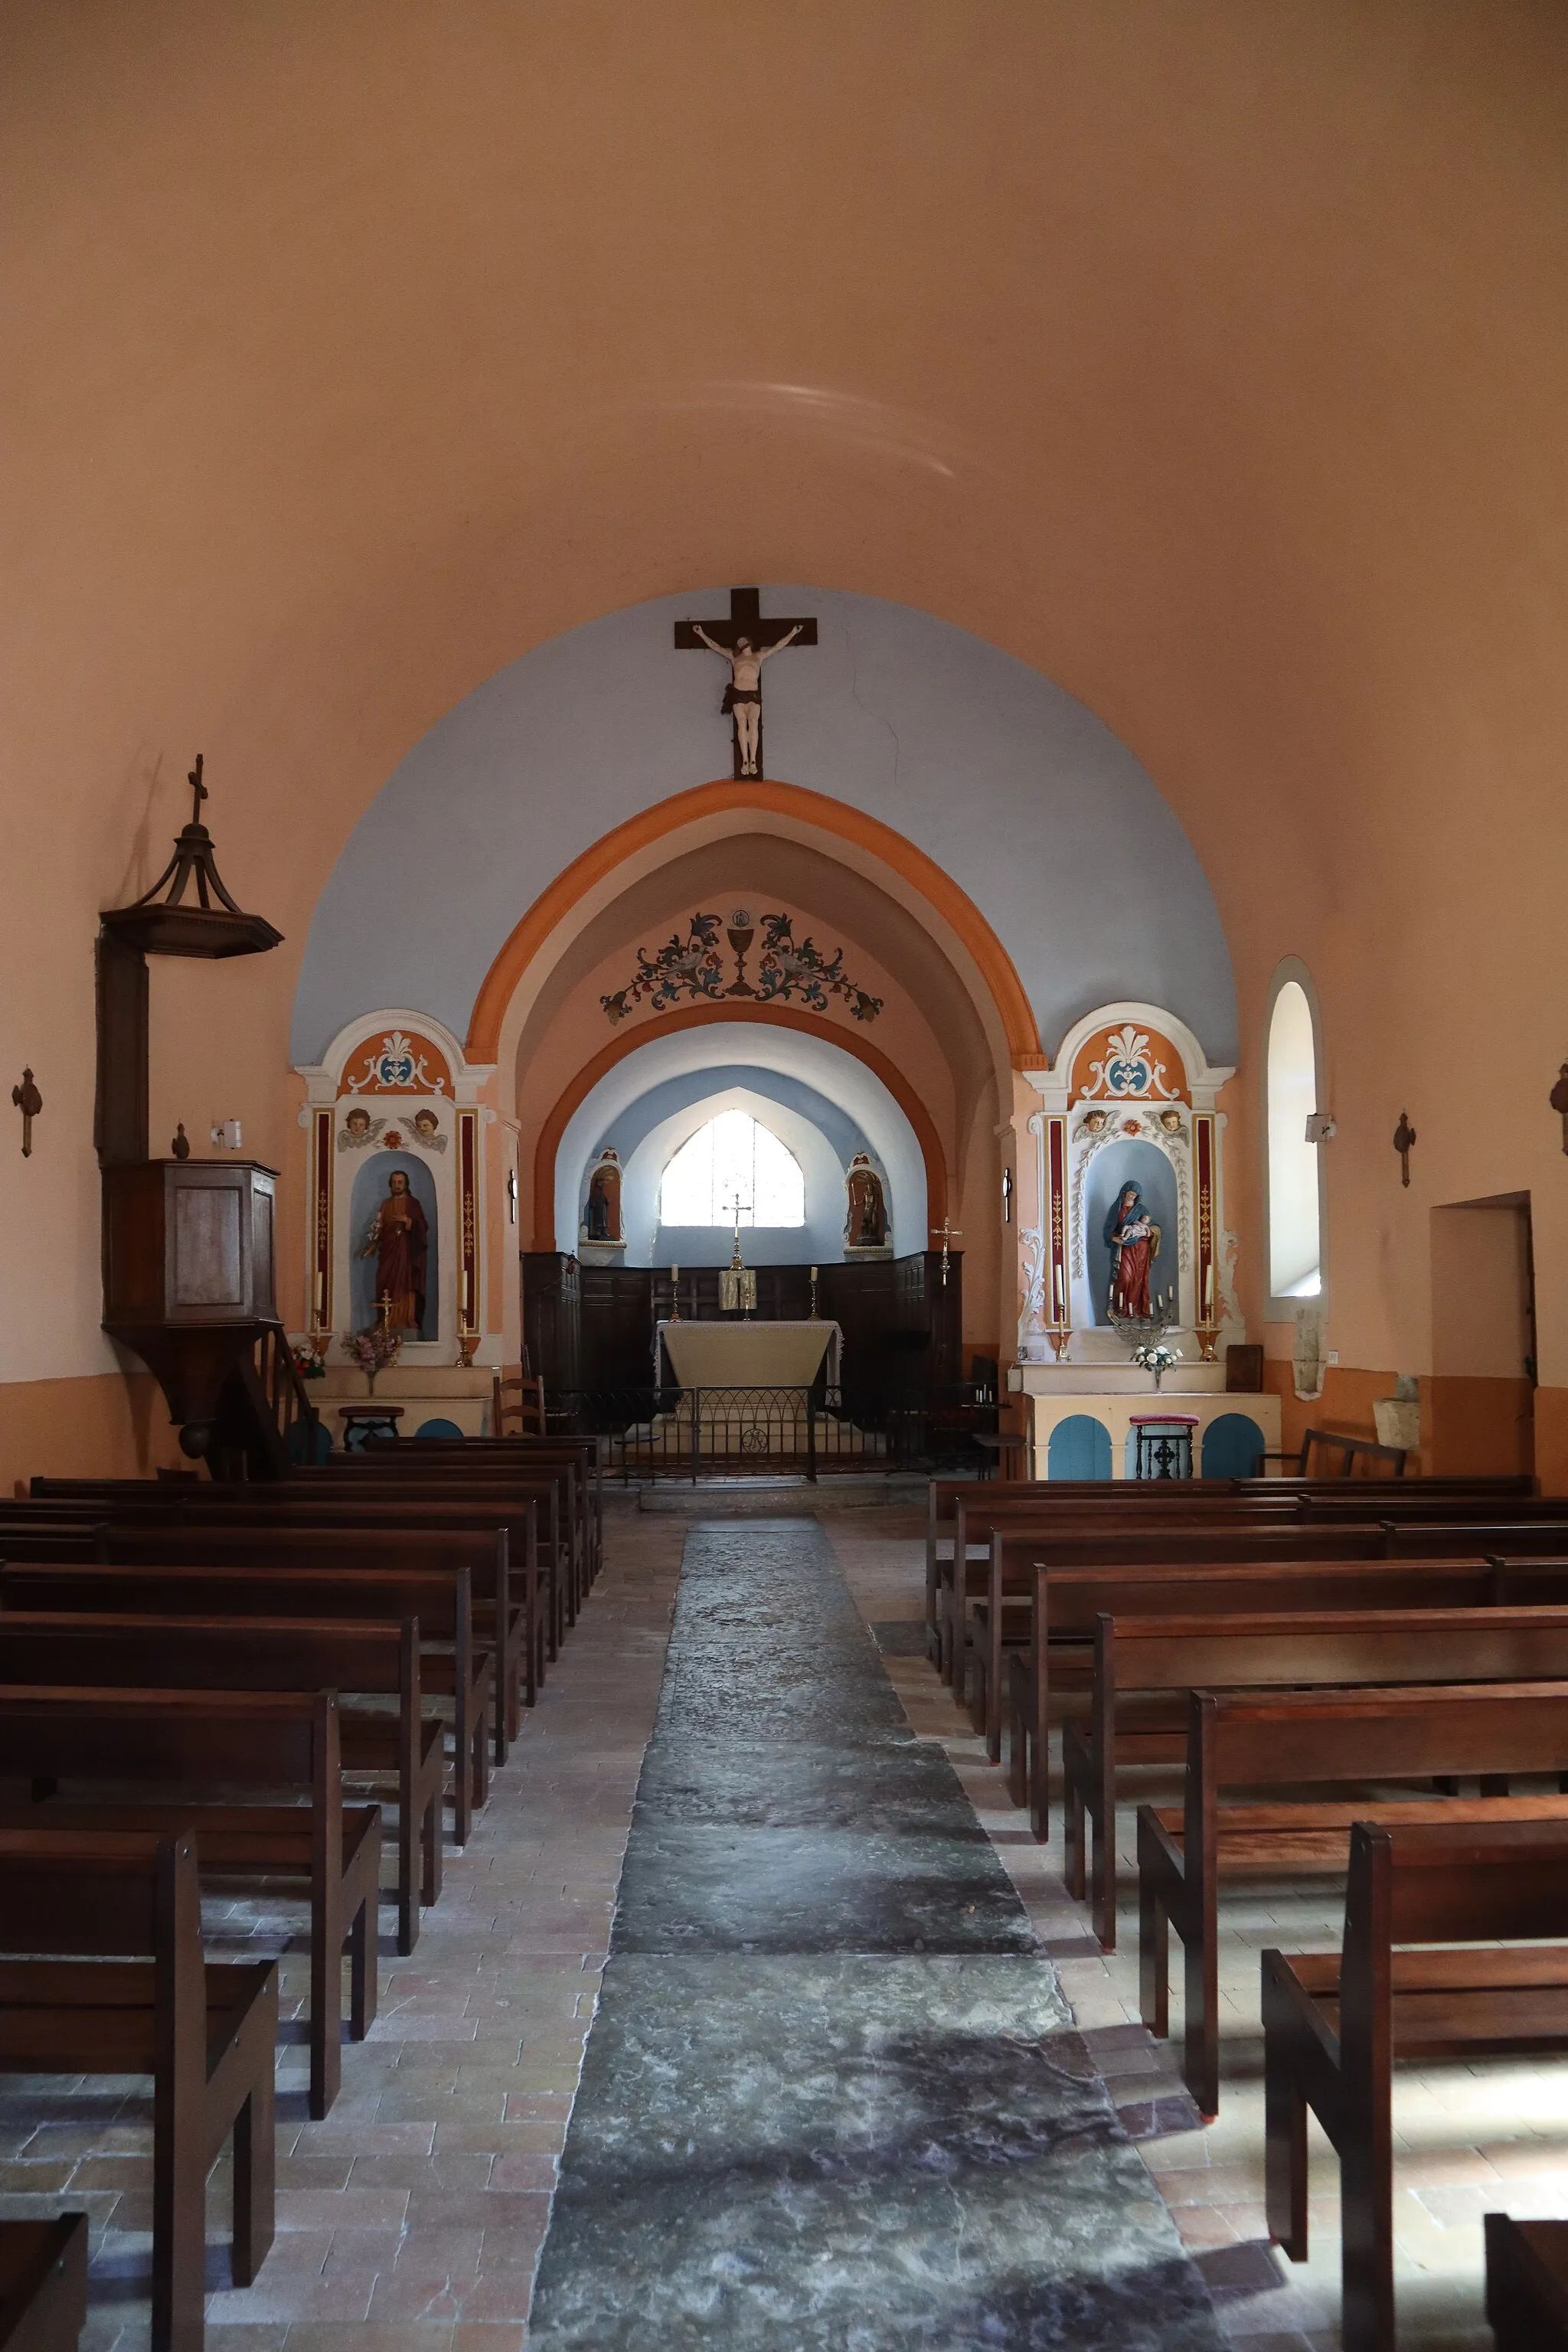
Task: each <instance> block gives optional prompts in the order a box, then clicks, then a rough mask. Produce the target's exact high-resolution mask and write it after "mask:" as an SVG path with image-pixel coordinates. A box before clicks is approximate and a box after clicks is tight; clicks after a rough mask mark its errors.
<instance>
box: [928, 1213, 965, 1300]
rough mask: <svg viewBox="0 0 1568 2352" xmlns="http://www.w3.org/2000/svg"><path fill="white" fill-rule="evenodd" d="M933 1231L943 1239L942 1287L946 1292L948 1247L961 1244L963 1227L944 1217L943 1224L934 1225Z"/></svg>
mask: <svg viewBox="0 0 1568 2352" xmlns="http://www.w3.org/2000/svg"><path fill="white" fill-rule="evenodd" d="M931 1231H932V1233H933V1234H940V1235H941V1237H942V1288H943V1289H944V1290H945V1289H946V1288H947V1245H948V1244H949V1242H961V1241H962V1240H963V1226H962V1225H955V1224H954V1223H952V1219H951V1218H949V1217H943V1219H942V1223H941V1224H940V1225H933V1226H932V1227H931Z"/></svg>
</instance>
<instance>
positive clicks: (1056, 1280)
mask: <svg viewBox="0 0 1568 2352" xmlns="http://www.w3.org/2000/svg"><path fill="white" fill-rule="evenodd" d="M1051 1282H1052V1285H1053V1286H1054V1291H1055V1296H1056V1302H1057V1313H1058V1316H1059V1315H1060V1313H1061V1311H1062V1270H1061V1267H1060V1266H1059V1265H1053V1266H1052V1268H1051Z"/></svg>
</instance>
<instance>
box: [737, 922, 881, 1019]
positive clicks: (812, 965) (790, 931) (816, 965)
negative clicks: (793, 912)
mask: <svg viewBox="0 0 1568 2352" xmlns="http://www.w3.org/2000/svg"><path fill="white" fill-rule="evenodd" d="M757 994H758V996H759V998H760V999H761V1000H762V1002H763V1003H764V1004H765V1003H772V1002H773V1001H774V1000H780V1001H783V1002H787V1001H788V1000H789V999H790V998H791V997H796V998H798V999H799V1001H800V1003H802V1004H808V1005H810V1007H811V1009H812V1011H813V1012H814V1013H826V1010H827V1000H828V997H829V996H841V997H842V998H843V1000H844V1002H845V1003H846V1004H847V1006H848V1007H849V1011H850V1013H851V1014H852V1016H853V1017H854V1019H855V1020H857V1021H875V1019H876V1017H877V1015H878V1013H880V1011H881V1009H882V1000H881V998H880V997H879V996H869V995H868V994H867V992H866V991H865V990H864V989H863V988H858V987H857V986H856V985H855V982H853V981H852V980H848V979H847V978H846V977H845V972H844V950H843V949H842V948H839V949H838V950H837V953H836V954H835V955H834V957H833V960H832V961H831V962H829V961H827V959H826V957H825V956H824V955H823V953H822V951H821V950H820V949H819V948H818V946H817V945H816V940H812V939H809V938H807V939H804V940H800V941H799V942H798V944H797V942H796V940H795V924H794V921H793V919H792V918H791V917H790V916H788V915H764V916H763V956H762V961H761V963H760V964H759V966H758V968H757Z"/></svg>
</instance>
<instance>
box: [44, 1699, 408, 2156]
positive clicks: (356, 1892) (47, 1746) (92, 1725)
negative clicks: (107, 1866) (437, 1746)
mask: <svg viewBox="0 0 1568 2352" xmlns="http://www.w3.org/2000/svg"><path fill="white" fill-rule="evenodd" d="M338 1731H339V1724H338V1706H337V1699H336V1696H335V1695H334V1694H333V1693H332V1692H331V1691H299V1692H282V1691H267V1692H251V1691H225V1692H223V1693H221V1694H220V1695H218V1696H214V1695H213V1694H212V1693H210V1692H206V1691H175V1690H153V1691H125V1690H102V1689H100V1690H68V1689H60V1690H47V1689H38V1688H34V1687H29V1688H25V1689H17V1688H16V1687H15V1686H12V1685H4V1686H0V1774H5V1775H17V1776H23V1777H25V1778H26V1780H29V1781H31V1782H32V1784H33V1786H34V1788H35V1790H36V1791H37V1790H38V1789H39V1786H40V1784H45V1785H47V1784H49V1783H53V1784H55V1793H53V1794H51V1795H50V1796H49V1797H48V1798H47V1801H38V1802H35V1803H34V1804H33V1805H32V1806H30V1807H29V1808H27V1809H26V1812H23V1811H17V1810H16V1809H8V1810H7V1811H5V1815H4V1822H5V1826H6V1827H7V1828H12V1829H25V1828H28V1827H33V1826H37V1827H38V1828H49V1829H53V1828H65V1829H90V1830H94V1831H105V1830H111V1831H122V1830H135V1831H141V1832H149V1833H152V1834H153V1835H156V1836H159V1837H168V1836H171V1835H173V1834H174V1832H177V1831H182V1830H188V1831H189V1832H190V1834H191V1835H192V1837H194V1838H195V1843H196V1857H197V1864H198V1867H199V1870H200V1873H201V1875H202V1877H203V1879H204V1880H205V1879H208V1878H218V1879H222V1880H224V1881H226V1882H227V1881H237V1882H239V1883H242V1884H243V1883H248V1882H250V1881H253V1880H256V1879H258V1878H260V1879H266V1880H268V1881H270V1882H277V1881H278V1880H280V1879H281V1880H284V1881H286V1882H289V1883H290V1884H292V1885H297V1886H299V1887H300V1889H301V1891H302V1892H303V1893H304V1895H305V1896H306V1898H307V1900H308V1901H309V1904H310V2113H311V2115H312V2116H315V2117H316V2118H317V2119H318V2120H319V2119H320V2118H321V2116H324V2115H326V2113H327V2111H328V2109H329V2108H330V2107H331V2104H332V2101H333V2100H334V2099H335V2098H336V2096H337V2095H338V2089H339V2085H340V2084H341V2082H342V1954H343V1951H344V1948H345V1947H346V1948H347V1950H348V1954H349V1986H350V1991H349V2031H350V2032H351V2033H352V2034H353V2039H354V2040H355V2041H356V2042H360V2041H363V2039H364V2036H365V2034H366V2032H368V2031H369V2029H370V2026H371V2023H372V2021H373V2020H374V2016H375V2011H376V1975H377V1952H376V1914H377V1907H378V1904H379V1901H380V1872H381V1808H380V1806H379V1805H364V1804H361V1805H345V1804H344V1803H343V1798H342V1759H341V1754H340V1745H339V1738H338ZM61 1781H64V1782H66V1783H68V1787H69V1790H70V1794H69V1796H68V1797H62V1796H60V1795H59V1794H58V1784H59V1783H60V1782H61ZM126 1782H136V1783H143V1782H153V1783H170V1782H177V1783H180V1784H182V1785H183V1786H184V1788H185V1789H186V1790H196V1791H198V1792H200V1793H198V1794H197V1795H196V1796H195V1797H194V1798H193V1797H192V1796H191V1795H189V1794H188V1793H187V1794H184V1795H182V1796H181V1797H179V1798H178V1799H174V1798H166V1797H159V1798H157V1799H154V1800H152V1801H149V1800H148V1799H147V1798H146V1797H145V1796H144V1795H142V1796H140V1797H139V1798H138V1800H137V1801H135V1802H134V1803H127V1802H124V1801H120V1802H108V1801H105V1800H104V1798H103V1796H102V1795H101V1793H100V1792H101V1791H102V1790H104V1789H105V1787H106V1785H108V1786H112V1785H114V1784H117V1783H119V1784H123V1783H126ZM220 1787H221V1788H222V1789H223V1790H224V1791H225V1797H224V1801H222V1802H221V1803H220V1802H217V1801H215V1800H214V1799H213V1797H212V1795H211V1793H210V1792H211V1791H212V1790H215V1789H216V1788H220ZM83 1789H85V1790H90V1791H91V1794H90V1796H89V1797H87V1798H85V1799H84V1798H82V1797H81V1796H80V1795H79V1791H80V1790H83ZM262 1789H265V1790H268V1794H269V1796H270V1797H271V1799H272V1801H270V1802H268V1801H261V1800H260V1799H258V1798H251V1797H247V1798H246V1799H245V1800H244V1801H239V1802H237V1801H235V1799H234V1794H233V1792H234V1791H236V1790H262ZM289 1789H292V1790H296V1791H298V1792H300V1794H301V1795H302V1796H303V1798H304V1802H303V1803H299V1802H295V1803H290V1804H280V1803H279V1802H277V1801H276V1799H277V1797H278V1795H279V1794H280V1793H281V1792H282V1791H284V1790H289Z"/></svg>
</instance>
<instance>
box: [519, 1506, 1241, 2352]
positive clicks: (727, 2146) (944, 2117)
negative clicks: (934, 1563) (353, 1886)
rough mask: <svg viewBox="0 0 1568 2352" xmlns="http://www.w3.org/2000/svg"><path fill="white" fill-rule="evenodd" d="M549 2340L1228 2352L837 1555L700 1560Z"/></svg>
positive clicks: (553, 2259)
mask: <svg viewBox="0 0 1568 2352" xmlns="http://www.w3.org/2000/svg"><path fill="white" fill-rule="evenodd" d="M529 2341H530V2344H531V2346H533V2347H536V2352H616V2347H628V2352H629V2347H633V2346H637V2347H647V2346H654V2345H657V2346H658V2347H660V2352H683V2347H699V2346H701V2347H710V2346H711V2347H734V2352H742V2347H757V2352H775V2347H776V2352H786V2347H787V2352H807V2347H822V2352H829V2348H830V2347H831V2352H904V2347H929V2352H938V2347H941V2352H963V2347H975V2352H978V2347H982V2346H984V2347H997V2346H1006V2347H1017V2352H1029V2347H1046V2346H1051V2347H1074V2352H1094V2347H1104V2352H1112V2347H1115V2352H1154V2347H1159V2352H1187V2347H1191V2352H1197V2347H1205V2352H1207V2348H1208V2347H1217V2345H1218V2343H1219V2337H1218V2334H1217V2331H1216V2329H1215V2321H1214V2316H1213V2313H1212V2310H1211V2307H1210V2305H1209V2300H1208V2296H1207V2294H1206V2292H1205V2288H1204V2285H1203V2283H1202V2281H1201V2279H1200V2278H1199V2276H1198V2274H1197V2273H1196V2271H1195V2270H1194V2267H1193V2265H1192V2263H1191V2262H1190V2260H1189V2258H1188V2257H1187V2256H1186V2254H1185V2253H1184V2251H1183V2249H1182V2247H1181V2243H1180V2241H1179V2239H1178V2237H1177V2235H1176V2232H1175V2230H1174V2228H1173V2225H1172V2222H1171V2220H1170V2217H1169V2215H1168V2213H1167V2211H1166V2210H1165V2208H1164V2206H1163V2203H1162V2201H1161V2200H1160V2199H1159V2197H1158V2195H1157V2193H1156V2192H1155V2190H1154V2188H1153V2186H1152V2182H1151V2180H1150V2178H1149V2175H1148V2173H1147V2171H1146V2169H1145V2168H1144V2167H1143V2165H1142V2162H1141V2161H1140V2159H1139V2158H1138V2157H1137V2155H1136V2154H1135V2152H1134V2151H1133V2149H1132V2147H1131V2145H1130V2143H1129V2140H1128V2138H1127V2136H1126V2132H1125V2130H1124V2128H1123V2126H1122V2125H1121V2121H1120V2120H1119V2118H1118V2116H1117V2114H1116V2111H1115V2109H1114V2107H1113V2105H1112V2103H1111V2100H1110V2096H1109V2095H1108V2093H1107V2090H1106V2087H1105V2084H1104V2083H1103V2082H1102V2081H1101V2079H1100V2075H1099V2073H1098V2072H1097V2070H1096V2067H1095V2063H1094V2061H1093V2059H1092V2057H1091V2056H1090V2053H1089V2050H1088V2048H1087V2047H1086V2044H1085V2042H1084V2041H1083V2038H1082V2037H1081V2036H1080V2035H1079V2033H1078V2032H1076V2031H1075V2030H1074V2027H1073V2021H1072V2017H1071V2012H1070V2011H1069V2010H1068V2005H1067V2002H1066V2000H1065V1999H1064V1997H1063V1995H1062V1993H1061V1991H1060V1989H1059V1987H1058V1981H1057V1977H1056V1972H1055V1970H1054V1969H1053V1968H1052V1966H1051V1964H1050V1963H1049V1961H1048V1960H1047V1959H1045V1958H1040V1957H1038V1956H1037V1953H1036V1951H1035V1947H1034V1938H1033V1936H1032V1933H1031V1930H1030V1928H1029V1925H1028V1921H1027V1918H1026V1914H1025V1911H1024V1908H1023V1906H1022V1905H1021V1903H1020V1902H1019V1900H1018V1898H1017V1895H1016V1892H1015V1890H1014V1888H1013V1886H1012V1885H1011V1883H1010V1881H1009V1880H1008V1878H1007V1876H1006V1874H1005V1871H1004V1870H1003V1868H1002V1865H1001V1863H1000V1861H999V1859H998V1857H997V1854H996V1853H995V1850H994V1847H993V1846H992V1844H991V1843H990V1842H989V1841H988V1840H987V1838H986V1837H985V1835H984V1832H983V1831H982V1829H981V1828H980V1826H979V1824H978V1822H976V1819H975V1816H974V1813H973V1809H972V1808H971V1807H970V1805H969V1803H968V1801H967V1800H966V1799H965V1797H964V1796H963V1791H962V1790H961V1789H960V1787H959V1784H958V1781H957V1780H956V1779H955V1777H954V1775H953V1773H952V1768H951V1767H950V1766H949V1764H948V1763H947V1760H946V1759H945V1758H944V1756H943V1755H942V1751H941V1749H940V1748H938V1747H937V1746H936V1745H935V1744H934V1743H931V1742H925V1741H919V1740H916V1739H915V1738H913V1737H912V1736H911V1734H910V1728H909V1726H908V1722H907V1720H906V1718H905V1717H904V1714H903V1711H902V1709H901V1708H900V1705H899V1702H898V1699H897V1697H896V1696H895V1694H894V1692H893V1689H892V1687H891V1685H890V1684H889V1680H888V1677H887V1675H886V1674H885V1673H884V1671H883V1669H882V1666H881V1664H880V1661H879V1657H878V1654H877V1652H876V1650H875V1649H874V1647H873V1646H872V1644H871V1643H870V1641H869V1640H868V1635H867V1633H866V1630H865V1627H864V1625H863V1623H862V1622H861V1620H860V1617H859V1616H858V1612H857V1611H856V1609H855V1606H854V1604H853V1602H852V1601H851V1600H850V1597H849V1593H848V1591H847V1586H846V1583H845V1580H844V1577H843V1574H842V1572H841V1571H840V1570H839V1568H838V1566H837V1561H836V1559H835V1558H834V1555H833V1550H832V1548H831V1546H830V1545H829V1543H828V1540H827V1538H826V1535H825V1534H824V1532H823V1530H822V1528H820V1526H818V1525H817V1524H816V1522H815V1521H805V1522H801V1521H798V1520H796V1521H776V1522H772V1523H770V1522H766V1521H752V1522H750V1523H749V1524H745V1525H742V1526H736V1525H733V1524H731V1525H721V1524H710V1525H705V1526H699V1527H696V1528H693V1529H692V1532H691V1534H690V1536H689V1539H688V1544H687V1549H686V1557H685V1562H684V1568H683V1574H682V1582H681V1589H680V1596H679V1603H678V1608H677V1615H676V1623H675V1630H674V1633H673V1636H672V1639H671V1643H670V1650H669V1657H668V1665H667V1669H666V1675H665V1683H664V1689H663V1694H662V1696H661V1699H660V1704H659V1713H658V1725H657V1727H656V1730H655V1734H654V1738H653V1740H652V1742H651V1744H650V1746H649V1748H648V1752H647V1762H646V1765H645V1768H644V1772H643V1777H642V1781H641V1785H640V1788H639V1790H638V1797H637V1811H636V1814H635V1816H634V1821H633V1827H632V1835H631V1839H630V1842H629V1843H628V1846H627V1851H626V1871H625V1875H624V1878H623V1882H622V1887H621V1896H620V1903H619V1906H618V1910H617V1915H616V1927H615V1931H614V1936H613V1939H612V1945H611V1957H610V1960H609V1964H608V1967H607V1969H606V1972H605V1979H604V1985H603V1990H602V1995H601V2001H600V2007H599V2011H598V2016H597V2020H596V2021H595V2027H594V2031H593V2034H592V2036H591V2038H590V2041H589V2043H588V2048H587V2053H586V2057H585V2062H584V2073H583V2080H582V2086H581V2089H580V2091H579V2094H578V2097H577V2102H576V2105H575V2107H574V2113H573V2117H572V2124H571V2128H570V2132H569V2134H568V2138H567V2145H566V2151H565V2155H564V2158H563V2166H562V2173H561V2180H560V2186H559V2188H558V2190H557V2193H556V2199H555V2204H554V2210H553V2215H552V2224H551V2230H550V2234H549V2236H548V2239H547V2240H546V2243H545V2248H544V2253H543V2258H542V2265H541V2271H540V2276H539V2281H538V2286H537V2290H536V2298H535V2303H534V2309H533V2315H532V2321H531V2328H530V2336H529Z"/></svg>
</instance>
